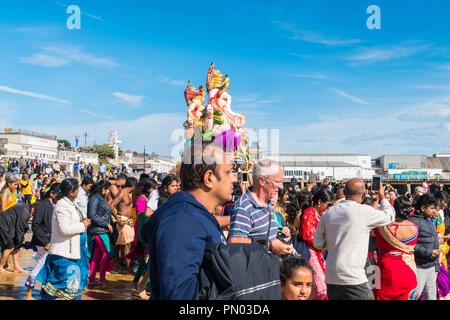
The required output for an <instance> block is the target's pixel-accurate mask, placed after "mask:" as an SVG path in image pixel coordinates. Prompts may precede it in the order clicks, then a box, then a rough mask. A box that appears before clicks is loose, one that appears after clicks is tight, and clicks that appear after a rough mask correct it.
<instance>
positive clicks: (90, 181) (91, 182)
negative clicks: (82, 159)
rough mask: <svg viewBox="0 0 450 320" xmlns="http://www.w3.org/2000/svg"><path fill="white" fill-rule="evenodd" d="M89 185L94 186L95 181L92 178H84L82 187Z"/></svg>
mask: <svg viewBox="0 0 450 320" xmlns="http://www.w3.org/2000/svg"><path fill="white" fill-rule="evenodd" d="M89 184H94V180H92V178H90V177H85V178H83V181H81V185H82V186H87V185H89Z"/></svg>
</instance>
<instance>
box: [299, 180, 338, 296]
mask: <svg viewBox="0 0 450 320" xmlns="http://www.w3.org/2000/svg"><path fill="white" fill-rule="evenodd" d="M333 200H334V198H333V195H332V193H331V192H330V190H328V189H319V190H318V191H317V192H316V193H315V194H314V195H313V198H312V207H310V208H308V209H306V210H305V212H304V213H303V214H302V218H301V225H300V230H299V236H300V237H301V238H302V239H303V241H305V243H306V245H307V246H308V249H309V252H310V254H311V257H310V258H309V264H310V265H311V267H312V268H313V270H314V274H315V275H314V286H313V292H312V294H311V296H310V299H311V300H328V297H327V285H326V283H325V259H324V257H323V252H322V251H321V250H318V249H316V248H314V244H313V241H314V233H315V232H316V228H317V226H318V225H319V221H320V218H321V217H322V215H323V214H324V212H325V211H327V209H328V208H329V207H330V206H332V205H333Z"/></svg>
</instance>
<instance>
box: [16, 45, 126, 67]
mask: <svg viewBox="0 0 450 320" xmlns="http://www.w3.org/2000/svg"><path fill="white" fill-rule="evenodd" d="M19 61H20V62H22V63H27V64H32V65H37V66H41V67H53V68H57V67H62V66H67V65H69V64H71V63H78V64H81V65H88V66H93V67H101V68H108V69H109V68H114V67H116V66H117V65H118V64H117V63H116V62H115V61H114V60H112V59H111V58H106V57H97V56H94V55H92V54H89V53H85V52H83V51H82V50H81V49H79V48H76V47H72V46H46V47H43V48H42V52H38V53H34V54H33V55H31V56H30V57H20V58H19Z"/></svg>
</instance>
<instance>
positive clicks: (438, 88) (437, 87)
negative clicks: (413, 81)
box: [411, 85, 450, 90]
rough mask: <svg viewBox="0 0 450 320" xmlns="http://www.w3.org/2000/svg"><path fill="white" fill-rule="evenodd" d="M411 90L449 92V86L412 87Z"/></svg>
mask: <svg viewBox="0 0 450 320" xmlns="http://www.w3.org/2000/svg"><path fill="white" fill-rule="evenodd" d="M411 88H413V89H425V90H450V86H435V85H423V86H412V87H411Z"/></svg>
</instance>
